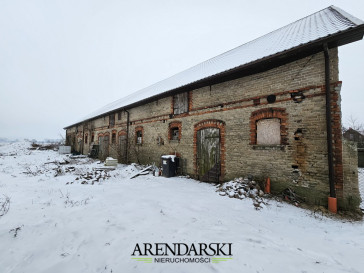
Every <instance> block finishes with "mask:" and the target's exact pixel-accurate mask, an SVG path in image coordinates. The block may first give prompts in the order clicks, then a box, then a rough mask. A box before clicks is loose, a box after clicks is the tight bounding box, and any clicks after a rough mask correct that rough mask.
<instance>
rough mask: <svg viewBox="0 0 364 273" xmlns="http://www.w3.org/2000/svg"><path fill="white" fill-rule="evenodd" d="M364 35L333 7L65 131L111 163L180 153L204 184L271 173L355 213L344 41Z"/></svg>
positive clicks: (276, 188)
mask: <svg viewBox="0 0 364 273" xmlns="http://www.w3.org/2000/svg"><path fill="white" fill-rule="evenodd" d="M363 33H364V22H363V21H361V20H359V19H357V18H355V17H353V16H351V15H350V14H348V13H346V12H345V11H343V10H341V9H339V8H337V7H334V6H330V7H328V8H326V9H323V10H321V11H319V12H316V13H314V14H312V15H310V16H307V17H305V18H303V19H301V20H298V21H296V22H294V23H291V24H289V25H287V26H285V27H283V28H280V29H278V30H276V31H273V32H271V33H269V34H267V35H265V36H262V37H260V38H258V39H255V40H253V41H251V42H248V43H246V44H243V45H241V46H239V47H237V48H235V49H232V50H230V51H228V52H226V53H224V54H221V55H219V56H217V57H214V58H212V59H210V60H207V61H205V62H203V63H201V64H198V65H196V66H194V67H192V68H190V69H187V70H185V71H183V72H181V73H179V74H176V75H174V76H172V77H170V78H168V79H166V80H163V81H160V82H158V83H156V84H154V85H152V86H149V87H147V88H144V89H142V90H140V91H138V92H136V93H134V94H132V95H130V96H127V97H125V98H122V99H120V100H118V101H116V102H113V103H111V104H109V105H107V106H105V107H103V108H101V109H99V110H98V111H95V112H94V113H92V114H91V115H89V116H87V117H85V118H84V119H82V120H80V121H78V122H76V123H74V124H72V125H69V126H67V127H66V128H65V129H66V140H67V143H68V145H71V146H72V149H73V151H77V152H80V153H82V154H88V153H90V149H91V147H92V146H93V145H94V144H97V145H99V156H100V158H101V159H104V158H105V157H106V156H113V157H115V158H118V159H119V161H120V162H122V163H130V162H139V163H142V164H150V163H152V162H155V163H157V164H159V163H160V157H161V155H163V154H177V155H178V156H180V158H181V172H183V173H185V174H189V175H191V176H192V177H194V178H196V179H199V180H202V181H209V182H221V181H226V180H229V179H232V178H234V177H240V176H245V175H248V174H251V175H253V176H254V177H256V178H257V179H258V180H259V179H261V180H263V179H265V178H266V177H270V178H271V181H272V182H271V185H272V191H273V192H280V191H282V190H283V189H285V188H287V187H291V188H293V189H294V190H295V191H296V192H297V193H298V194H300V195H301V196H304V197H305V198H306V200H307V201H308V202H309V203H312V204H320V205H327V202H328V201H327V200H328V199H327V197H328V196H331V197H337V200H338V205H339V207H340V208H348V209H353V208H355V207H357V206H358V204H359V203H360V195H359V190H358V176H357V169H355V168H354V166H353V164H351V162H352V161H353V160H354V161H355V158H353V156H355V153H354V152H353V151H351V150H350V147H348V146H347V145H344V143H343V141H342V132H341V108H340V101H341V99H340V92H341V86H342V82H341V81H340V80H339V71H338V47H339V46H342V45H345V44H348V43H351V42H355V41H358V40H361V39H362V37H363ZM327 90H330V92H327ZM327 132H331V133H329V134H328V133H327ZM356 160H357V159H356Z"/></svg>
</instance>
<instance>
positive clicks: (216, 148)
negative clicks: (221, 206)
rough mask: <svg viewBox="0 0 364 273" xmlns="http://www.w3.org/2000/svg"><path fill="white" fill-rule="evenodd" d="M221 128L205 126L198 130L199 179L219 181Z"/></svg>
mask: <svg viewBox="0 0 364 273" xmlns="http://www.w3.org/2000/svg"><path fill="white" fill-rule="evenodd" d="M220 163H221V160H220V129H218V128H205V129H201V130H199V131H198V132H197V169H198V174H199V179H200V180H201V181H205V182H214V183H218V182H219V177H220V173H221V172H220Z"/></svg>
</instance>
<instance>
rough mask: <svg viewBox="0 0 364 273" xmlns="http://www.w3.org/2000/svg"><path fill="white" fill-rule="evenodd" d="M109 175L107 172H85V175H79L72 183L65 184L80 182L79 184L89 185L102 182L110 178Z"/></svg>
mask: <svg viewBox="0 0 364 273" xmlns="http://www.w3.org/2000/svg"><path fill="white" fill-rule="evenodd" d="M110 177H111V176H110V174H109V173H108V172H107V170H93V171H91V172H87V173H85V174H80V175H79V176H78V177H76V179H75V180H74V181H73V182H67V183H66V185H67V184H73V183H76V182H80V183H81V184H91V185H93V184H94V183H97V182H101V181H104V180H106V179H108V178H110Z"/></svg>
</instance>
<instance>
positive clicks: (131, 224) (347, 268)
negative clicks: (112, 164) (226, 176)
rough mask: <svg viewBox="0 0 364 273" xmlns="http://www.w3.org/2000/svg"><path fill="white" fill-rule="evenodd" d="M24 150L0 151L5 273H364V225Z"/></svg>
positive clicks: (0, 253) (20, 146) (0, 252)
mask: <svg viewBox="0 0 364 273" xmlns="http://www.w3.org/2000/svg"><path fill="white" fill-rule="evenodd" d="M28 147H29V144H27V143H13V144H2V146H0V200H3V201H4V200H5V196H8V197H9V198H10V209H9V211H8V212H7V213H6V214H5V215H3V216H0V272H1V273H6V272H37V273H38V272H52V273H57V272H68V273H69V272H77V273H81V272H87V273H91V272H123V273H124V272H330V273H331V272H363V270H364V262H363V257H364V224H363V222H350V221H344V220H337V219H336V220H334V219H330V218H326V217H324V216H322V215H319V214H316V215H314V214H313V213H312V212H310V211H307V210H303V209H300V208H297V207H294V206H291V205H288V204H285V203H280V202H276V201H269V205H266V206H263V208H262V209H260V210H256V209H255V208H254V206H253V205H252V200H251V199H249V198H247V199H244V200H239V199H235V198H228V197H226V196H220V195H219V194H218V192H216V191H215V190H216V188H215V187H214V186H212V185H209V184H206V183H199V182H198V181H195V180H192V179H187V178H163V177H153V176H152V175H147V176H138V177H136V178H134V179H129V177H130V176H132V175H133V174H135V173H136V172H137V168H136V167H135V166H125V165H119V166H118V168H117V170H115V171H111V172H109V176H110V177H108V175H106V174H105V173H103V172H102V173H96V172H95V171H93V170H92V168H93V167H97V166H100V164H97V162H92V161H90V160H89V159H87V158H85V159H82V158H81V159H70V158H68V157H67V156H64V155H59V154H58V153H57V152H54V151H30V150H28V149H27V148H28ZM65 160H67V161H69V163H68V164H55V163H49V162H60V163H67V162H65ZM72 167H74V169H73V168H72ZM361 171H362V172H364V170H361ZM87 173H88V174H87ZM82 174H84V175H83V176H81V175H82ZM85 174H86V175H85ZM85 177H89V180H87V179H86V178H85ZM361 177H364V176H361ZM104 178H106V179H105V180H104ZM97 179H98V180H99V181H96V180H97ZM83 181H87V182H88V184H85V183H84V182H83ZM92 181H94V183H93V184H92ZM82 183H84V184H82ZM363 187H364V181H361V190H362V193H363ZM0 215H1V213H0ZM136 243H139V244H143V243H152V244H154V243H169V244H172V243H186V244H191V243H206V244H209V243H232V244H233V245H232V254H233V256H232V258H233V259H231V260H228V261H223V262H220V263H203V264H201V263H179V264H170V263H154V262H153V263H144V262H142V261H137V260H135V259H131V258H132V256H131V254H132V253H133V251H134V248H135V245H136Z"/></svg>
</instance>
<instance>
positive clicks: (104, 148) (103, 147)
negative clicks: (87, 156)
mask: <svg viewBox="0 0 364 273" xmlns="http://www.w3.org/2000/svg"><path fill="white" fill-rule="evenodd" d="M108 156H109V136H103V137H99V159H100V160H101V161H104V160H105V159H106V157H108Z"/></svg>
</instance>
